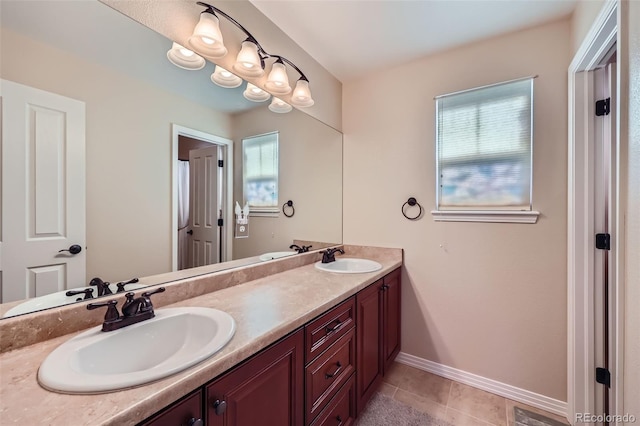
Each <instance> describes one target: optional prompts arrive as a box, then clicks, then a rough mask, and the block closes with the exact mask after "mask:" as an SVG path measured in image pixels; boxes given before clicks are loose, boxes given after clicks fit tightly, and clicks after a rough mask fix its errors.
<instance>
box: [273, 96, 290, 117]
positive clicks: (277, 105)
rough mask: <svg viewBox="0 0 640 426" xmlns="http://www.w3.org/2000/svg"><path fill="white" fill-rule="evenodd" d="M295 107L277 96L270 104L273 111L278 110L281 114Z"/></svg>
mask: <svg viewBox="0 0 640 426" xmlns="http://www.w3.org/2000/svg"><path fill="white" fill-rule="evenodd" d="M292 109H293V107H292V106H291V105H289V104H288V103H286V102H285V101H283V100H282V99H278V98H276V97H275V96H274V97H273V99H272V100H271V104H270V105H269V110H270V111H272V112H277V113H279V114H284V113H286V112H289V111H291V110H292Z"/></svg>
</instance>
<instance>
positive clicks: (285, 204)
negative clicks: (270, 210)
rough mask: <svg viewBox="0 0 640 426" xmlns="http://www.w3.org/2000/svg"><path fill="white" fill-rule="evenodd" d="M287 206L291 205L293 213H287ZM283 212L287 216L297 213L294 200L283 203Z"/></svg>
mask: <svg viewBox="0 0 640 426" xmlns="http://www.w3.org/2000/svg"><path fill="white" fill-rule="evenodd" d="M286 207H291V214H287V212H286V211H285V208H286ZM282 213H283V214H284V215H285V216H286V217H293V215H294V214H296V209H295V208H294V207H293V201H291V200H289V201H287V202H286V203H284V204H283V205H282Z"/></svg>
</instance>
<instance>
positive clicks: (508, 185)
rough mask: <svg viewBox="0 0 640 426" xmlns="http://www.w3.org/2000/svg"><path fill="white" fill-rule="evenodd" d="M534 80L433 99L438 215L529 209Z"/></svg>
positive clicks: (502, 84) (519, 81) (492, 86)
mask: <svg viewBox="0 0 640 426" xmlns="http://www.w3.org/2000/svg"><path fill="white" fill-rule="evenodd" d="M532 143H533V78H527V79H523V80H517V81H512V82H506V83H499V84H495V85H491V86H486V87H481V88H477V89H471V90H467V91H463V92H457V93H453V94H450V95H443V96H439V97H437V98H436V150H437V182H438V210H531V192H532V188H531V184H532V182H531V171H532V164H531V163H532V155H531V154H532Z"/></svg>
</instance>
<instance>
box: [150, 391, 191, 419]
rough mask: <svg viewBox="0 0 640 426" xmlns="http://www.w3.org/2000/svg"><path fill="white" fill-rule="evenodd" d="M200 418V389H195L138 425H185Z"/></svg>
mask: <svg viewBox="0 0 640 426" xmlns="http://www.w3.org/2000/svg"><path fill="white" fill-rule="evenodd" d="M201 419H202V390H197V391H196V392H193V393H192V394H190V395H189V396H187V397H186V398H184V399H182V400H180V401H178V402H175V403H173V404H172V405H170V406H169V407H168V408H166V409H165V410H163V411H161V412H160V413H159V414H156V415H154V416H152V417H151V418H149V419H148V420H145V421H144V422H142V423H140V425H139V426H166V425H175V426H187V425H191V424H194V423H195V422H196V421H198V420H200V421H201V422H202V420H201ZM201 424H202V423H201Z"/></svg>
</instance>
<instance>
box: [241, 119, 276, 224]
mask: <svg viewBox="0 0 640 426" xmlns="http://www.w3.org/2000/svg"><path fill="white" fill-rule="evenodd" d="M271 134H275V135H276V136H277V139H276V140H277V143H278V176H277V185H278V197H279V196H280V154H279V151H280V132H279V131H277V130H276V131H274V132H267V133H261V134H259V135H254V136H247V137H245V138H242V139H241V141H240V144H241V147H240V149H241V150H242V155H243V156H244V141H245V139H250V138H257V137H260V136H266V135H271ZM244 181H245V171H244V160H243V164H242V199H243V200H246V197H245V194H244V183H245V182H244ZM278 202H279V201H278ZM278 202H277V203H278ZM248 216H249V217H251V216H254V217H276V218H277V217H280V207H278V206H277V205H276V206H269V207H256V206H249V215H248Z"/></svg>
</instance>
